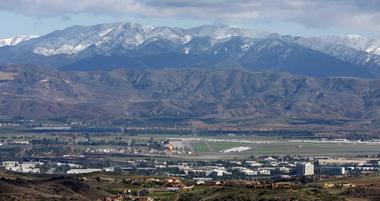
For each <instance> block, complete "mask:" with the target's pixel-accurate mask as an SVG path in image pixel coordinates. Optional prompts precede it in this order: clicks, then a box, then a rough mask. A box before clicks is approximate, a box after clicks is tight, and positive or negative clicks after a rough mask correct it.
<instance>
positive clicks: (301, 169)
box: [296, 162, 314, 176]
mask: <svg viewBox="0 0 380 201" xmlns="http://www.w3.org/2000/svg"><path fill="white" fill-rule="evenodd" d="M296 170H297V174H298V175H300V176H309V175H314V165H313V164H311V163H309V162H307V163H298V164H297V169H296Z"/></svg>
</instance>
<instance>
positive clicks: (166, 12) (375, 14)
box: [0, 0, 380, 31]
mask: <svg viewBox="0 0 380 201" xmlns="http://www.w3.org/2000/svg"><path fill="white" fill-rule="evenodd" d="M0 9H2V10H8V11H13V12H18V13H22V14H24V15H28V16H36V17H65V16H70V15H72V14H76V13H90V14H102V15H109V16H122V15H126V14H128V15H137V16H143V17H162V18H168V17H170V18H171V17H178V18H189V19H194V18H197V19H206V20H213V21H222V22H240V23H244V22H268V23H273V22H274V23H279V22H280V23H281V22H285V23H289V22H290V23H297V24H301V25H303V26H305V27H312V28H319V29H323V28H329V27H340V28H350V29H366V30H374V31H375V30H376V31H379V30H380V28H379V27H380V26H379V25H380V20H378V19H380V1H378V0H234V1H232V0H207V1H206V0H12V1H9V0H0Z"/></svg>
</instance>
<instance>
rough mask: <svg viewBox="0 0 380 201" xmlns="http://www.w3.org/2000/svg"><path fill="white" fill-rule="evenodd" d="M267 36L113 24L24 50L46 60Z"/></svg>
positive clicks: (56, 36)
mask: <svg viewBox="0 0 380 201" xmlns="http://www.w3.org/2000/svg"><path fill="white" fill-rule="evenodd" d="M255 34H256V35H255ZM265 35H266V32H263V31H261V32H260V31H256V32H249V31H248V30H243V29H239V28H236V27H231V26H227V25H219V26H201V27H196V28H191V29H182V28H171V27H151V26H143V25H140V24H135V23H113V24H100V25H95V26H73V27H69V28H67V29H64V30H60V31H55V32H52V33H50V34H47V35H45V36H42V37H40V38H38V39H35V40H33V41H30V42H29V43H24V44H23V46H24V47H29V48H32V50H33V52H34V53H36V54H40V55H44V56H52V55H60V54H66V55H71V56H72V55H75V54H78V53H80V52H81V51H84V50H86V49H89V48H92V49H94V48H95V49H97V51H98V52H102V53H106V52H108V51H110V50H113V49H115V48H123V49H133V48H136V47H137V46H139V45H141V44H143V43H145V42H148V41H155V40H167V41H171V42H173V43H176V44H178V45H183V44H185V43H187V42H189V41H191V40H192V39H193V38H198V37H211V38H212V39H213V40H215V41H216V42H220V41H224V40H226V39H229V38H232V37H236V36H240V37H255V36H265Z"/></svg>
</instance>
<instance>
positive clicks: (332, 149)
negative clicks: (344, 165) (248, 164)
mask: <svg viewBox="0 0 380 201" xmlns="http://www.w3.org/2000/svg"><path fill="white" fill-rule="evenodd" d="M207 144H208V145H207ZM191 145H192V146H193V148H194V150H195V151H196V152H197V153H198V155H208V154H210V155H215V154H221V153H219V151H221V150H224V149H228V148H232V147H237V146H248V147H251V148H252V149H251V150H248V151H244V152H240V153H234V154H235V155H236V156H242V157H244V156H249V155H288V154H289V155H291V154H297V155H330V156H333V155H342V156H344V155H353V154H355V155H358V154H380V145H378V144H355V143H352V144H345V143H343V144H339V143H306V142H302V143H296V142H289V141H286V140H284V141H274V142H271V143H266V144H249V143H239V142H207V143H206V142H204V141H193V142H192V143H191Z"/></svg>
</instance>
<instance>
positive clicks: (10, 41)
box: [0, 35, 38, 47]
mask: <svg viewBox="0 0 380 201" xmlns="http://www.w3.org/2000/svg"><path fill="white" fill-rule="evenodd" d="M37 37H38V36H35V35H30V36H16V37H13V38H6V39H0V47H3V46H15V45H17V44H19V43H21V42H24V41H27V40H30V39H33V38H37Z"/></svg>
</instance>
